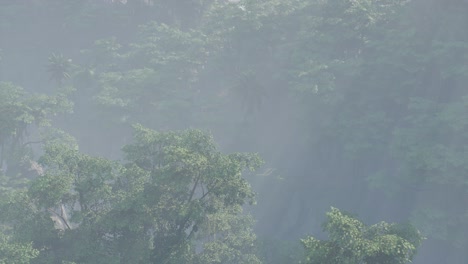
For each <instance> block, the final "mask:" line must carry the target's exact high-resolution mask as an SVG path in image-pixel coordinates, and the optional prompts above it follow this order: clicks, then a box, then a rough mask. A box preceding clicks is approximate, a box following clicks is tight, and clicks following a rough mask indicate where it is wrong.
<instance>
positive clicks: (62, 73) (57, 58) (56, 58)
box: [47, 53, 72, 87]
mask: <svg viewBox="0 0 468 264" xmlns="http://www.w3.org/2000/svg"><path fill="white" fill-rule="evenodd" d="M71 62H72V60H71V59H67V58H65V57H64V56H63V54H58V55H57V54H55V53H52V55H51V56H50V57H49V64H48V65H47V71H48V72H49V74H50V80H54V81H56V82H57V85H58V86H59V87H61V86H62V83H63V81H64V80H66V79H70V73H69V72H70V67H71V65H72V64H71Z"/></svg>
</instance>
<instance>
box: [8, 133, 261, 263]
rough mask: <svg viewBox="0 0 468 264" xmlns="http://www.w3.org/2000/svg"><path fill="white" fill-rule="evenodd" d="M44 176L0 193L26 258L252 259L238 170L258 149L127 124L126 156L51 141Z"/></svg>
mask: <svg viewBox="0 0 468 264" xmlns="http://www.w3.org/2000/svg"><path fill="white" fill-rule="evenodd" d="M44 151H45V153H44V155H43V156H42V157H41V158H40V163H41V164H42V166H43V167H44V168H45V173H44V175H43V176H40V177H38V178H37V179H35V180H34V181H33V182H32V184H31V186H30V187H29V188H28V190H27V191H24V190H23V191H21V190H18V191H11V192H10V195H9V196H8V197H4V198H3V199H1V201H2V203H0V207H1V208H0V209H1V210H2V216H1V217H0V222H2V223H3V224H5V225H6V226H9V227H10V228H12V230H13V234H15V238H16V239H18V241H20V242H23V243H29V242H32V243H33V245H34V248H35V249H37V250H40V254H39V256H38V257H37V258H36V259H35V260H34V261H32V263H50V262H61V261H71V262H77V263H167V264H169V263H200V264H201V263H245V264H247V263H248V264H251V263H260V261H259V259H258V258H257V257H256V255H255V248H254V243H255V236H254V235H253V233H252V230H251V225H252V220H251V219H250V217H248V216H246V215H244V214H243V213H242V206H244V205H245V204H246V203H253V202H254V194H253V192H252V190H251V188H250V186H249V184H248V183H247V181H246V180H245V179H244V178H243V177H242V172H243V171H244V170H245V169H252V170H253V169H255V168H256V167H257V166H258V165H259V164H260V159H259V158H258V156H257V155H251V154H239V153H234V154H228V155H224V154H222V153H220V152H218V151H217V150H216V146H215V144H214V142H213V140H212V138H211V137H210V136H209V135H208V134H206V133H203V132H201V131H198V130H187V131H182V132H166V133H159V132H156V131H153V130H150V129H147V128H144V127H142V126H135V141H134V143H133V144H130V145H127V146H125V147H124V153H125V156H126V163H124V164H120V163H117V162H113V161H110V160H107V159H104V158H100V157H92V156H89V155H85V154H82V153H80V152H79V151H78V149H77V148H76V145H73V144H66V143H63V142H60V141H50V142H49V143H48V144H47V145H46V146H45V148H44Z"/></svg>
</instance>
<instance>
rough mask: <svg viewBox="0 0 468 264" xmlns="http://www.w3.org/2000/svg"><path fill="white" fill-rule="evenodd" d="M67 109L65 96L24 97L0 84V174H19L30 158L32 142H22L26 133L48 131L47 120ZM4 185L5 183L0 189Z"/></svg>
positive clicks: (18, 91) (25, 137)
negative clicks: (46, 128) (0, 171)
mask: <svg viewBox="0 0 468 264" xmlns="http://www.w3.org/2000/svg"><path fill="white" fill-rule="evenodd" d="M71 109H72V104H71V102H70V101H69V100H68V99H67V96H66V93H59V94H58V95H55V96H48V95H41V94H28V93H26V92H25V91H24V90H23V89H22V88H21V87H18V86H15V85H13V84H12V83H8V82H0V112H1V115H0V167H1V168H2V169H3V168H5V171H3V172H2V174H3V173H5V174H9V175H13V176H14V175H16V174H21V168H22V167H24V165H25V164H23V163H24V162H29V160H30V159H32V158H33V157H32V152H31V146H30V144H31V143H32V142H29V141H28V142H25V141H26V139H27V138H28V132H30V130H31V129H32V128H33V127H35V128H36V130H37V128H39V129H40V128H44V127H49V126H50V125H51V117H53V116H54V115H57V114H59V113H64V112H70V111H71ZM28 166H29V164H26V167H28ZM6 182H8V180H6V181H4V182H3V183H2V184H1V185H3V184H5V183H6ZM7 185H8V184H7Z"/></svg>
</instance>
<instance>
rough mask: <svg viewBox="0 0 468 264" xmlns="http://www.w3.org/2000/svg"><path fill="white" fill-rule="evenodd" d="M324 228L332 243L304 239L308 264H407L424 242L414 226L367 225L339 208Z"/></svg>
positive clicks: (334, 210) (331, 215)
mask: <svg viewBox="0 0 468 264" xmlns="http://www.w3.org/2000/svg"><path fill="white" fill-rule="evenodd" d="M323 226H324V230H325V231H327V232H328V235H329V240H326V241H322V240H318V239H316V238H314V237H308V238H306V239H303V240H301V241H302V244H303V245H304V248H305V250H306V252H307V253H306V255H307V258H306V262H305V263H311V264H313V263H330V264H332V263H333V264H339V263H343V264H352V263H372V264H404V263H409V262H411V260H412V258H413V257H414V255H415V254H416V249H417V248H418V247H419V245H420V244H421V241H422V237H421V235H420V234H419V232H418V231H417V230H416V229H414V228H413V227H411V226H406V225H399V224H388V223H385V222H381V223H378V224H375V225H372V226H366V225H365V224H363V223H362V222H361V221H359V220H357V219H356V218H354V217H352V216H350V215H347V214H344V213H342V212H341V211H340V210H338V209H336V208H332V209H331V211H330V212H328V213H327V221H326V222H325V223H324V225H323Z"/></svg>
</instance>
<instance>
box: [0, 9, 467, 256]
mask: <svg viewBox="0 0 468 264" xmlns="http://www.w3.org/2000/svg"><path fill="white" fill-rule="evenodd" d="M467 14H468V2H467V1H465V0H446V1H435V0H424V1H423V0H411V1H404V0H398V1H394V0H375V1H371V0H354V1H353V0H282V1H279V0H268V1H249V0H241V1H216V0H180V1H164V0H154V1H151V0H149V1H143V0H133V1H132V0H127V1H104V0H103V1H86V0H83V1H71V0H70V1H68V0H61V1H58V0H57V1H55V0H35V1H1V2H0V81H1V82H2V84H1V86H0V89H1V90H0V96H1V97H0V107H2V108H0V109H1V112H0V118H1V120H0V121H1V123H0V144H1V145H0V147H1V154H0V155H1V157H0V161H1V166H2V170H3V173H4V175H2V177H3V178H2V179H3V180H2V183H1V185H0V186H1V188H2V189H1V190H2V191H3V192H4V193H6V192H7V191H11V190H12V189H21V188H23V187H25V186H30V185H28V184H29V183H27V181H29V180H31V179H34V177H36V176H37V175H36V176H34V175H33V174H34V173H36V174H40V173H39V172H38V170H40V169H42V168H43V167H46V168H49V169H50V171H52V172H53V173H52V174H54V173H55V174H57V175H58V174H61V173H63V171H62V170H63V169H64V167H63V166H62V165H63V164H68V163H67V162H66V161H64V160H60V158H59V157H65V156H66V157H69V158H70V159H73V160H80V161H83V160H84V161H83V162H85V163H86V162H88V163H86V164H88V165H89V170H90V171H92V170H93V168H94V169H96V168H99V170H102V171H103V173H104V172H105V173H104V174H103V175H114V176H112V177H117V178H118V179H121V178H119V177H124V176H125V175H127V174H126V173H128V171H130V168H129V166H130V167H131V166H136V167H140V168H139V169H135V168H134V167H132V168H134V169H135V170H136V171H137V172H136V171H133V172H132V173H134V174H135V175H136V174H138V175H140V174H139V173H141V175H144V173H143V172H142V171H144V170H145V169H146V167H144V166H143V165H141V164H142V163H141V159H142V156H139V155H143V154H142V153H146V152H144V151H143V150H142V149H143V147H144V146H145V144H149V143H148V142H153V143H154V142H158V144H160V143H161V142H163V143H161V144H163V145H164V144H168V145H171V146H176V147H177V148H181V149H188V150H191V149H192V148H194V146H192V145H191V144H189V143H187V142H189V141H190V140H195V141H197V140H198V141H197V142H199V144H200V145H199V146H203V151H201V152H200V153H199V155H200V156H196V157H199V158H200V160H199V161H196V162H200V163H196V162H195V163H196V164H198V165H200V164H216V166H220V167H216V166H215V167H216V168H221V167H222V168H225V169H226V170H228V168H230V169H229V170H231V169H232V171H236V173H237V172H239V173H240V172H241V171H243V168H244V167H251V165H252V166H253V167H258V166H259V165H260V162H259V160H257V156H255V155H253V156H250V155H247V154H245V155H246V156H242V155H244V154H242V155H240V156H236V155H234V154H232V155H231V156H229V155H226V156H225V155H223V154H221V152H222V153H232V152H243V153H247V152H249V153H258V155H259V156H260V157H261V158H262V159H263V160H264V164H263V166H262V167H260V168H259V169H257V170H256V171H255V172H250V173H246V174H245V177H246V179H247V181H245V182H244V181H243V180H241V178H232V179H233V181H232V183H233V184H232V185H229V186H230V187H232V188H233V189H232V190H235V192H236V193H238V192H239V191H244V196H243V197H242V199H240V200H236V199H237V198H239V197H237V196H235V195H234V196H232V197H230V198H229V199H233V200H232V201H231V200H229V199H228V200H229V201H230V202H227V200H226V199H227V198H226V197H224V196H223V197H222V198H219V197H218V198H219V199H220V200H219V201H221V200H222V201H224V202H226V203H225V205H226V206H227V205H229V206H231V207H222V206H221V207H219V208H218V207H216V206H219V204H217V203H218V202H219V201H218V202H214V201H215V200H210V202H213V203H214V204H217V205H213V206H214V207H213V208H218V209H219V211H216V212H217V213H221V212H222V213H223V214H225V215H232V216H233V217H234V216H236V217H237V216H239V214H237V213H238V212H240V211H241V210H242V209H241V208H243V209H244V211H247V212H248V213H250V214H251V215H252V216H253V218H254V219H255V226H254V227H253V228H254V230H255V234H256V235H257V237H258V240H259V241H263V242H261V243H260V244H262V245H263V247H264V249H263V250H264V251H268V252H280V253H278V254H279V255H282V257H284V258H296V257H291V256H293V255H294V254H296V253H295V252H297V251H300V250H301V246H300V244H299V242H298V241H299V239H300V238H304V237H305V236H306V235H308V234H314V235H316V236H318V237H320V238H325V237H326V236H325V234H324V233H322V232H321V230H322V228H321V223H322V222H323V221H325V216H326V214H325V212H327V211H329V210H330V207H331V206H333V207H336V208H340V209H342V210H345V211H349V212H353V213H355V214H357V215H359V217H360V219H362V220H363V222H365V223H368V224H373V223H377V222H380V221H382V220H383V221H388V222H407V221H409V222H411V223H412V224H413V225H414V226H415V227H417V228H418V229H419V230H420V231H421V233H422V234H423V236H424V237H426V240H425V241H424V242H423V244H422V246H421V248H420V250H419V251H418V254H417V256H416V258H415V260H414V263H466V260H467V259H468V255H467V254H468V253H467V252H466V248H468V176H467V175H468V145H467V144H468V138H467V137H468V133H467V132H468V119H467V116H468V115H467V114H468V97H467V95H468V90H467V84H468V66H467V65H468V30H467V28H468V15H467ZM19 87H22V88H19ZM12 102H13V103H12ZM12 109H13V110H12ZM10 110H11V111H10ZM134 124H141V125H142V126H137V127H134V128H132V126H133V125H134ZM187 128H196V129H202V130H204V131H210V132H211V134H212V135H213V138H214V139H209V137H208V138H206V137H205V136H203V135H205V134H203V133H201V132H199V131H198V132H197V131H195V130H194V131H192V132H181V134H178V133H176V132H170V131H175V130H183V129H187ZM135 129H136V131H137V132H136V136H135V137H132V135H134V131H135ZM152 129H154V130H156V131H163V132H161V133H160V134H158V133H157V132H154V131H153V130H152ZM63 131H66V133H65V132H63ZM138 131H139V132H138ZM67 133H68V134H69V135H71V136H69V135H67ZM138 133H140V134H138ZM153 133H156V134H153ZM197 133H201V134H197ZM138 135H139V136H138ZM161 135H162V136H161ZM72 137H74V138H76V142H75V141H74V140H73V139H72ZM57 138H60V139H61V140H62V141H61V142H67V143H66V144H65V145H66V146H67V147H64V146H63V144H62V143H57V141H56V140H55V139H57ZM36 141H37V142H36ZM145 142H146V143H145ZM214 142H216V143H217V146H219V150H220V152H218V150H217V148H216V147H215V145H216V144H214ZM45 143H47V144H45ZM58 145H59V146H60V147H61V148H58V147H57V146H58ZM77 145H79V150H80V153H78V152H76V151H77V150H76V148H75V147H76V146H77ZM122 146H127V147H125V148H124V151H123V152H122V151H121V148H122ZM132 146H133V148H132ZM54 147H57V148H54ZM62 147H63V148H62ZM135 149H137V150H138V151H141V152H138V151H137V150H135ZM132 151H133V152H132ZM197 151H198V149H197ZM197 151H195V152H196V153H198V152H197ZM189 152H190V151H189ZM57 153H61V154H60V155H58V154H57ZM190 153H192V152H190ZM65 154H66V155H65ZM166 154H167V153H166ZM54 155H55V156H54ZM67 155H68V156H67ZM88 155H90V156H88ZM167 155H169V154H167ZM170 155H172V156H170V157H172V158H174V157H179V158H187V156H184V155H185V154H183V153H182V152H177V151H176V150H174V152H170ZM233 155H234V156H233ZM92 156H100V157H103V158H102V160H94V158H91V157H92ZM39 157H42V159H41V160H38V159H39ZM241 157H242V158H241ZM47 158H49V159H47ZM174 159H175V160H176V158H174ZM110 160H124V162H122V164H120V165H115V164H113V163H112V162H111V161H110ZM31 161H34V162H35V161H39V163H31ZM48 162H49V163H48ZM109 162H110V163H109ZM174 162H175V161H174ZM210 162H213V163H210ZM111 163H112V164H113V165H111ZM195 163H194V164H195ZM252 163H254V164H252ZM31 164H32V165H31ZM39 164H40V165H39ZM129 164H130V165H129ZM168 164H172V163H170V162H169V161H168ZM174 164H175V163H174ZM194 164H191V166H192V165H193V166H195V165H196V164H195V165H194ZM229 164H230V165H229ZM232 164H237V165H236V166H234V165H232ZM36 165H37V167H35V168H36V169H35V170H33V171H31V167H34V166H36ZM68 165H69V164H68ZM68 165H67V166H68ZM198 165H197V166H198ZM231 165H232V166H234V167H235V168H234V167H232V168H231V167H229V166H231ZM41 166H42V167H41ZM119 166H123V167H125V170H126V172H119V173H117V174H114V172H112V173H111V171H113V170H114V169H115V168H117V167H119ZM168 166H169V165H168ZM197 166H195V167H196V169H200V170H201V168H202V167H203V166H201V165H200V166H199V167H197ZM210 166H211V165H210ZM210 166H208V165H207V167H206V168H205V167H203V168H204V172H206V170H208V168H212V167H210ZM213 166H214V165H213ZM223 166H225V167H223ZM195 167H194V168H195ZM110 168H112V169H110ZM205 169H206V170H205ZM67 170H69V171H72V170H73V168H71V167H70V168H69V167H67ZM119 170H123V169H122V168H120V167H119ZM140 170H142V171H140ZM201 171H202V170H201ZM147 173H148V175H149V174H154V173H156V172H155V171H153V170H151V169H148V170H147ZM165 173H175V172H174V171H170V172H166V171H165ZM210 173H213V175H214V174H216V173H215V172H213V171H210ZM236 173H234V174H235V175H237V174H236ZM18 175H19V176H18ZM46 175H47V174H46ZM115 175H117V176H115ZM207 175H211V174H209V173H208V174H207ZM226 175H228V174H226ZM229 175H231V174H229ZM109 177H111V176H109ZM112 179H114V178H112ZM141 179H142V181H145V180H144V179H146V178H144V177H143V176H142V178H141ZM210 179H211V178H207V179H205V180H206V182H207V184H208V185H209V184H210ZM44 181H46V180H44ZM195 181H196V179H195ZM36 182H37V181H36ZM65 182H66V180H65ZM214 182H215V181H213V184H214ZM49 183H50V182H49ZM234 183H235V184H234ZM41 184H45V186H49V185H47V184H46V183H44V182H42V183H41V182H39V183H36V184H35V185H34V184H33V185H32V187H30V188H32V191H31V190H30V192H29V194H30V196H31V197H33V198H34V197H36V198H35V199H37V202H38V206H39V204H40V206H43V208H50V207H51V206H52V205H53V206H56V205H57V203H56V202H57V201H58V200H60V201H61V203H64V204H66V202H70V201H71V199H72V198H69V200H67V199H65V198H64V197H65V196H66V195H65V194H64V195H65V196H63V197H59V198H54V199H56V200H53V199H52V198H51V197H49V196H47V195H46V194H47V193H50V192H48V191H47V188H45V189H44V186H43V185H41ZM126 184H127V183H126ZM249 184H250V185H251V186H252V189H253V190H254V191H255V192H256V193H257V194H256V196H255V197H256V202H257V204H256V205H255V206H248V205H246V204H248V200H249V199H250V198H251V197H253V193H250V189H249V188H247V186H248V185H249ZM103 186H104V185H103ZM155 186H159V185H155ZM62 187H63V186H62ZM62 187H57V188H59V189H60V188H62ZM66 187H67V186H65V187H63V188H66ZM104 187H105V186H104ZM127 187H128V186H127ZM127 187H125V188H127ZM34 188H35V189H34ZM112 188H115V189H118V188H117V187H115V186H113V187H112ZM119 188H120V187H119ZM121 188H123V187H121ZM135 188H137V187H135ZM154 188H156V189H157V187H154ZM167 188H176V187H171V185H168V187H167ZM122 190H123V189H122ZM226 190H227V189H223V191H226ZM49 191H50V190H49ZM100 191H102V192H103V193H107V191H106V190H104V189H103V190H100ZM159 191H161V190H159ZM161 192H162V191H161ZM220 192H221V190H220ZM103 193H100V194H99V195H102V194H103ZM34 195H36V196H34ZM44 195H46V196H44ZM236 195H237V194H236ZM67 197H68V196H67ZM109 197H110V198H109V201H110V202H109V203H116V200H115V199H117V198H116V197H115V196H114V195H113V196H112V197H111V196H109ZM200 197H201V198H202V197H203V195H201V196H200ZM220 197H221V196H220ZM236 197H237V198H236ZM225 198H226V199H225ZM5 199H6V198H5ZM12 199H13V198H12ZM15 199H18V198H15ZM31 199H32V198H31ZM48 199H52V200H48ZM73 199H74V198H73ZM112 199H114V200H112ZM119 199H122V200H124V198H122V197H120V198H119ZM125 199H126V198H125ZM223 199H224V200H223ZM34 201H36V200H34ZM119 201H120V200H119ZM216 201H217V200H216ZM42 203H43V204H42ZM49 203H50V204H49ZM70 206H71V205H70ZM190 206H192V204H191V203H190ZM197 206H198V205H197ZM200 206H201V205H200ZM72 207H73V206H71V207H69V208H72ZM181 208H186V207H181ZM181 208H179V209H180V210H182V209H181ZM187 208H192V207H187ZM193 208H196V209H197V210H198V209H200V208H203V210H207V211H203V212H211V211H209V210H212V209H213V208H212V207H209V208H208V207H206V208H204V207H193ZM44 210H45V209H44ZM142 210H143V209H142ZM180 210H179V211H180ZM184 210H185V209H184ZM187 210H188V209H187ZM193 210H195V209H193ZM200 210H202V209H200ZM17 211H18V210H17ZM40 211H41V210H39V209H38V212H40ZM179 211H177V212H176V211H174V212H172V213H174V214H179ZM4 212H5V211H3V212H2V214H5V213H4ZM200 212H201V211H200ZM233 212H235V213H233ZM166 213H167V212H166ZM25 214H27V213H25ZM182 215H189V214H188V213H186V212H185V214H182ZM240 215H242V214H240ZM329 215H330V214H329ZM179 216H180V215H179ZM8 217H10V218H11V217H13V216H12V215H9V216H8ZM8 217H7V218H8ZM15 217H19V216H18V215H16V216H15ZM77 217H78V216H77ZM81 217H82V216H81ZM223 219H224V218H223ZM233 219H234V218H233ZM44 221H46V220H44ZM76 221H81V220H76ZM148 221H149V222H151V221H153V220H148ZM154 221H155V220H154ZM158 221H159V220H158ZM161 221H162V220H161ZM168 221H169V220H168ZM196 221H198V220H197V219H195V220H194V222H193V223H196ZM223 221H224V220H223ZM226 221H227V220H226ZM236 221H237V222H238V223H247V222H248V223H249V224H245V226H250V223H251V221H252V219H250V218H245V219H244V218H242V219H241V220H236ZM243 221H245V222H243ZM151 223H152V222H151ZM158 223H160V222H158ZM187 223H188V222H187ZM191 223H192V222H191ZM223 223H224V222H223ZM187 225H188V224H187ZM226 226H229V228H230V230H231V229H233V230H235V228H237V227H236V225H232V226H231V225H229V224H227V225H226ZM194 227H195V225H190V227H187V228H190V230H195V229H194ZM6 228H10V226H9V225H8V224H6ZM70 229H72V228H70ZM150 229H151V228H150ZM146 231H147V230H146ZM194 232H196V231H194ZM243 232H246V234H247V233H249V231H248V230H247V231H246V230H244V231H243ZM47 239H53V238H47ZM242 239H243V240H242V241H244V242H245V241H250V242H252V241H253V240H254V238H253V237H249V236H248V235H245V236H243V237H242ZM231 242H232V245H234V244H236V243H237V242H235V241H231ZM244 242H242V243H244ZM44 243H45V242H44ZM296 243H297V244H298V245H299V246H296ZM259 247H260V248H261V247H262V246H259ZM238 250H239V252H242V253H238V254H239V255H246V254H245V251H243V250H244V249H238ZM283 251H284V252H283ZM135 252H136V253H135ZM135 252H134V254H136V255H138V254H142V255H144V254H143V253H141V252H140V253H138V252H137V251H135ZM212 252H216V248H213V249H212ZM249 252H250V251H249ZM32 254H33V255H34V254H35V253H32ZM157 254H159V253H154V252H153V255H151V256H148V258H151V257H153V258H154V257H155V256H159V255H157ZM161 254H162V253H161ZM236 254H237V253H236ZM249 254H250V253H249ZM265 254H266V253H265ZM297 254H300V253H297ZM72 255H73V254H72V253H70V255H69V256H72ZM247 255H248V254H247ZM254 255H255V254H253V253H252V255H251V257H252V259H247V260H243V261H246V263H255V261H257V258H256V257H254ZM266 255H268V254H266ZM294 256H295V255H294ZM49 257H50V256H49ZM190 257H193V256H190ZM198 257H199V258H200V259H198V260H197V261H200V263H208V262H203V261H206V259H205V260H204V259H203V257H206V258H212V259H213V258H216V256H213V255H209V256H208V255H207V256H198ZM265 257H266V258H267V257H268V256H265ZM270 257H271V256H270ZM70 258H71V257H70ZM73 258H75V259H79V256H75V255H73ZM271 258H278V256H274V257H271ZM253 259H255V260H253ZM153 261H157V260H154V259H153ZM191 261H195V260H194V259H191ZM90 262H92V261H91V260H90ZM111 263H112V262H111ZM187 263H188V262H187ZM193 263H195V262H193ZM220 263H222V262H220ZM226 263H227V262H226ZM234 263H235V262H234ZM238 263H240V262H238ZM266 263H268V262H266ZM279 263H281V262H279ZM284 263H286V262H284Z"/></svg>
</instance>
